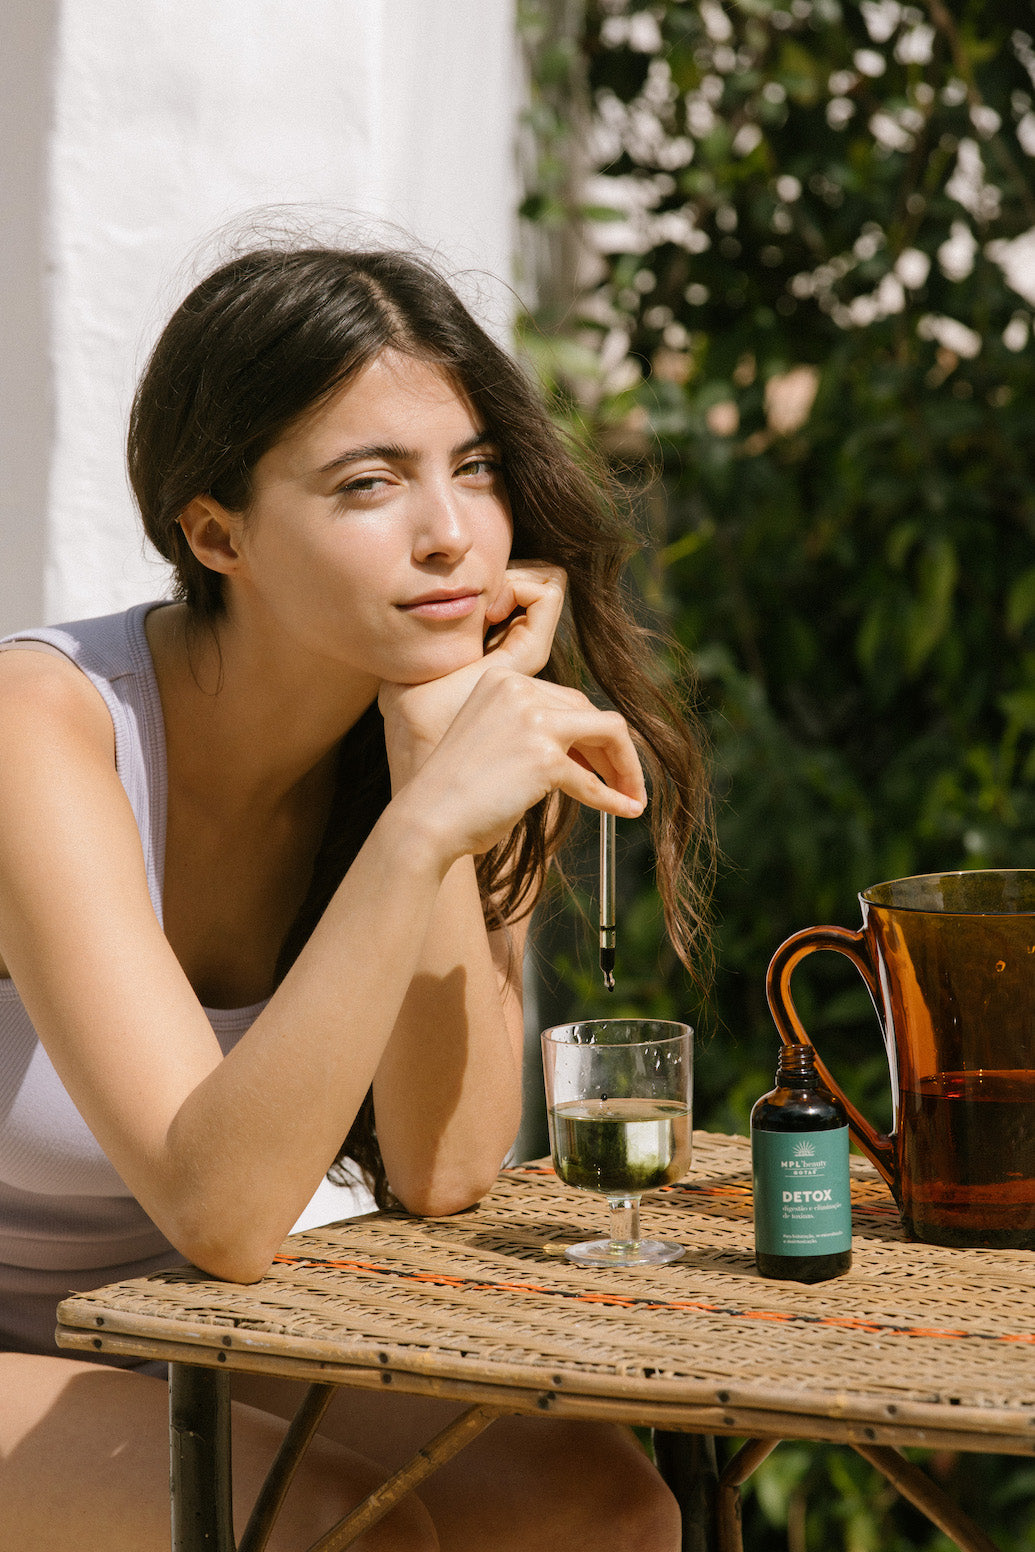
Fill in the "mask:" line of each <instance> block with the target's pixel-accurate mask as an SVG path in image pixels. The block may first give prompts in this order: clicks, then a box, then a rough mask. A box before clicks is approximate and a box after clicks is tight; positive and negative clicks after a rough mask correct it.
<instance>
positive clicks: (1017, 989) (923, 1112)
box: [766, 869, 1035, 1250]
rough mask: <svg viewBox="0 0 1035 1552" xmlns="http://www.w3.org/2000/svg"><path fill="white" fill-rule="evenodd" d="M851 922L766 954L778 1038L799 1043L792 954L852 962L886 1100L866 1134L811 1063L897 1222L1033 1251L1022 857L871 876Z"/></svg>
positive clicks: (1033, 1127)
mask: <svg viewBox="0 0 1035 1552" xmlns="http://www.w3.org/2000/svg"><path fill="white" fill-rule="evenodd" d="M859 900H860V903H861V905H862V918H863V925H862V928H861V930H860V931H858V932H852V931H850V930H849V929H848V928H846V927H809V928H806V930H805V931H804V932H797V933H795V934H794V936H793V937H791V938H788V939H787V941H786V943H784V944H782V945H781V947H780V948H779V949H777V951H776V953H775V954H774V956H773V960H772V963H771V964H770V966H769V974H768V977H767V982H766V991H767V995H768V997H769V1006H770V1009H771V1010H772V1014H773V1018H774V1019H775V1020H776V1026H777V1028H778V1030H779V1031H780V1037H781V1039H783V1040H785V1041H788V1042H793V1041H803V1042H804V1043H805V1044H808V1045H811V1044H812V1042H811V1041H810V1040H809V1037H808V1035H807V1034H806V1032H805V1029H804V1028H803V1026H802V1023H801V1020H800V1018H799V1017H798V1014H797V1012H796V1010H795V1007H794V1003H793V1002H792V1000H791V991H790V982H791V975H792V973H793V971H794V968H795V966H796V965H797V964H799V963H800V961H801V960H802V959H804V958H805V956H806V955H807V954H812V953H814V952H815V951H816V950H817V949H833V950H834V951H835V952H836V953H839V954H844V955H845V956H846V958H848V959H850V960H851V961H852V963H853V964H854V965H855V966H856V968H857V969H858V971H859V973H860V975H861V976H862V978H863V980H864V981H865V982H866V985H867V987H868V988H869V991H870V996H871V997H872V998H873V1003H874V1006H875V1008H876V1010H877V1016H878V1018H879V1019H880V1022H881V1026H882V1029H883V1032H884V1042H885V1046H886V1048H887V1055H888V1066H889V1068H890V1072H891V1092H892V1101H893V1123H892V1130H891V1133H890V1134H889V1135H888V1136H881V1135H878V1133H877V1132H876V1131H875V1130H874V1128H873V1127H872V1126H871V1125H870V1123H869V1122H868V1121H867V1120H866V1118H865V1116H863V1115H861V1114H860V1112H859V1111H858V1109H857V1108H856V1107H855V1106H854V1105H853V1104H852V1103H851V1102H850V1100H848V1099H847V1098H846V1097H845V1095H844V1093H843V1092H842V1090H841V1088H840V1087H839V1085H838V1083H837V1081H836V1080H835V1079H834V1078H833V1077H832V1075H831V1074H830V1072H829V1071H828V1069H827V1068H826V1067H825V1066H824V1065H823V1063H822V1061H821V1060H819V1059H818V1057H817V1062H816V1066H817V1068H818V1069H819V1071H820V1073H821V1074H822V1077H823V1079H824V1081H825V1082H826V1083H827V1084H828V1085H829V1087H830V1088H831V1090H832V1091H833V1092H834V1093H835V1094H837V1096H838V1097H839V1098H840V1099H841V1101H842V1103H843V1104H844V1107H845V1110H846V1111H847V1113H848V1124H849V1127H850V1129H851V1134H852V1136H853V1138H854V1139H855V1141H856V1142H857V1143H858V1145H859V1147H860V1148H861V1149H862V1150H863V1152H864V1153H866V1154H868V1156H869V1157H870V1158H871V1159H872V1160H873V1162H874V1164H875V1165H876V1166H877V1168H878V1169H879V1170H880V1173H881V1174H882V1175H883V1177H884V1179H885V1180H886V1181H887V1182H888V1184H889V1185H890V1187H891V1189H892V1191H893V1192H894V1194H895V1199H896V1201H897V1202H898V1205H899V1209H900V1211H901V1214H902V1222H903V1224H904V1225H905V1228H906V1230H907V1232H908V1233H909V1234H910V1235H911V1236H912V1237H913V1238H914V1239H919V1240H925V1241H927V1242H928V1243H930V1244H934V1245H960V1246H982V1245H984V1246H1001V1247H1002V1246H1006V1247H1015V1248H1023V1249H1028V1250H1031V1249H1035V869H1011V870H998V871H978V870H975V871H973V872H965V873H929V874H924V875H922V876H920V877H917V878H900V879H895V880H893V881H892V882H891V883H887V884H874V885H873V887H872V888H870V889H864V890H863V892H862V894H861V895H860V896H859Z"/></svg>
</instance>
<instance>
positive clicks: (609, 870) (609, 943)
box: [600, 813, 615, 992]
mask: <svg viewBox="0 0 1035 1552" xmlns="http://www.w3.org/2000/svg"><path fill="white" fill-rule="evenodd" d="M600 973H601V975H602V976H603V977H604V985H605V986H606V987H607V989H608V991H609V992H613V991H614V989H615V816H614V814H603V813H602V814H601V815H600Z"/></svg>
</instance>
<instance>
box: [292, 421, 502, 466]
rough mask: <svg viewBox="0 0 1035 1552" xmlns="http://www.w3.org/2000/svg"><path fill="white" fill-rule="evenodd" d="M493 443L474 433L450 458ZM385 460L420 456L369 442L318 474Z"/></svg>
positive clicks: (392, 444)
mask: <svg viewBox="0 0 1035 1552" xmlns="http://www.w3.org/2000/svg"><path fill="white" fill-rule="evenodd" d="M494 446H495V443H494V441H493V439H492V437H491V436H490V435H489V433H488V432H487V431H476V432H475V433H474V435H473V436H469V437H468V438H467V440H466V441H464V442H461V443H460V444H459V445H458V446H457V447H454V448H453V449H452V450H451V452H450V457H452V458H462V457H463V456H464V454H465V453H473V452H474V451H475V450H476V448H479V447H494ZM366 458H369V459H378V458H383V459H386V460H387V461H388V462H390V463H419V462H420V459H421V454H420V453H419V452H417V451H416V449H415V448H411V447H402V446H401V445H400V444H399V443H398V442H370V443H367V444H366V445H364V446H362V447H349V448H346V450H345V451H344V452H343V453H339V454H338V455H337V457H336V458H332V459H331V460H330V462H329V463H325V464H321V466H320V468H319V470H318V471H317V472H318V473H319V474H331V473H333V471H334V470H335V469H342V468H344V467H345V466H346V465H347V464H350V463H360V462H361V461H362V460H363V459H366Z"/></svg>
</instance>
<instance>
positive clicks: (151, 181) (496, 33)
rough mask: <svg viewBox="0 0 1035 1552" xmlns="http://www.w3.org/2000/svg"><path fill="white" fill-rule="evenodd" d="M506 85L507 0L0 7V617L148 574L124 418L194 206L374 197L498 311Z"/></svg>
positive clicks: (291, 211) (176, 286)
mask: <svg viewBox="0 0 1035 1552" xmlns="http://www.w3.org/2000/svg"><path fill="white" fill-rule="evenodd" d="M12 13H21V14H12ZM517 96H518V88H517V62H516V51H515V45H514V40H513V0H306V4H305V5H299V4H297V3H296V0H149V3H147V4H144V5H142V4H140V0H33V5H31V6H29V5H20V4H19V5H15V6H11V7H7V8H5V12H4V15H3V17H2V18H0V103H2V109H0V111H2V115H3V116H2V119H0V125H2V128H3V132H4V144H5V152H6V154H5V158H4V161H5V162H6V163H7V169H6V181H5V187H4V190H3V208H4V210H5V213H6V214H5V226H6V228H7V230H6V232H5V238H4V243H3V245H2V249H3V259H2V264H3V269H2V271H0V274H2V277H3V281H4V295H5V298H6V305H5V307H4V308H3V309H2V310H0V312H2V322H0V328H2V330H3V333H2V336H0V344H2V349H0V460H2V468H3V478H2V479H0V499H2V507H0V522H2V532H0V632H2V631H3V630H8V629H13V628H14V627H16V626H19V625H24V624H29V623H32V622H37V621H39V620H41V619H46V620H48V621H53V620H59V619H68V618H74V617H77V616H80V615H87V614H97V613H101V612H104V611H105V610H108V609H117V608H122V607H124V606H126V605H127V604H129V603H132V602H134V601H136V600H137V599H140V598H144V597H151V596H156V595H158V594H160V593H161V592H162V591H163V590H164V586H165V575H164V570H163V568H162V567H161V565H160V563H158V561H157V560H156V559H154V558H149V557H148V555H147V554H146V553H145V550H144V546H143V544H142V541H141V540H140V538H139V536H138V530H137V524H136V518H135V515H134V512H133V507H132V503H131V500H130V497H129V494H128V491H127V488H126V481H125V476H124V472H123V461H122V441H123V435H124V428H125V420H126V414H127V410H128V405H129V400H130V397H131V394H132V388H133V382H134V380H135V376H136V373H137V371H138V370H139V367H140V365H141V364H142V362H143V360H144V358H145V357H146V354H147V350H148V348H149V345H150V343H151V341H152V339H153V337H154V334H155V332H156V330H157V328H158V327H159V326H160V324H161V322H162V321H163V319H164V317H165V316H166V315H167V313H168V312H169V310H170V309H171V307H172V306H173V305H175V302H176V301H177V300H178V298H179V296H180V295H181V294H182V293H183V291H184V290H185V289H187V287H188V286H189V284H190V283H191V281H192V279H193V278H195V277H196V276H197V274H199V273H201V272H203V271H204V269H205V268H206V267H208V265H209V263H210V261H213V260H216V259H218V257H219V256H220V248H219V243H218V241H216V242H213V240H212V234H213V232H214V231H216V230H217V229H219V228H222V227H224V226H227V225H229V226H231V227H233V228H234V229H240V227H241V225H242V218H243V217H244V216H245V213H246V212H250V211H255V210H256V209H257V208H258V207H261V208H263V209H264V210H267V211H268V209H269V207H271V206H273V207H289V208H288V209H287V210H286V211H284V212H282V219H284V220H287V221H289V222H292V223H294V222H298V221H310V220H317V221H318V222H322V226H323V229H327V228H328V227H330V228H332V229H335V230H340V229H344V230H345V232H346V233H348V232H349V231H358V232H360V233H362V234H363V235H370V227H371V221H372V219H373V220H380V221H391V222H393V223H396V224H398V225H399V226H401V227H402V228H403V230H404V232H405V233H407V234H414V235H415V236H416V237H417V239H418V240H420V241H421V242H422V243H424V244H427V245H429V246H430V247H432V248H433V249H434V250H436V251H437V253H438V254H439V255H440V257H441V259H442V261H443V263H444V264H445V266H446V267H447V268H449V269H451V270H452V269H456V268H461V269H464V270H469V271H474V272H477V274H476V275H475V277H474V279H473V285H474V289H475V292H476V293H477V294H478V296H479V305H480V306H481V310H482V312H483V315H484V313H485V311H486V310H487V311H488V313H489V315H490V322H492V323H493V324H494V326H495V327H496V328H497V329H498V330H502V329H505V327H506V319H507V316H508V308H509V293H508V291H507V289H506V286H505V284H500V283H498V282H499V281H503V282H506V281H507V280H509V277H510V269H511V252H512V233H513V211H514V204H515V174H514V154H513V141H514V125H515V116H516V112H517ZM257 219H258V220H259V221H260V224H267V223H268V220H269V219H270V218H269V217H268V216H262V217H257ZM373 235H374V237H375V238H377V237H378V236H380V237H381V240H391V236H390V234H387V235H386V234H385V233H384V231H380V230H379V229H377V228H375V229H374V232H373ZM482 273H484V274H485V275H486V276H494V277H498V280H497V282H490V281H489V280H485V281H484V283H482V282H481V281H480V280H479V278H478V276H479V275H481V274H482ZM12 299H13V300H14V302H15V305H11V303H12Z"/></svg>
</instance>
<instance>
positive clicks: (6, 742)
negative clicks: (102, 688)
mask: <svg viewBox="0 0 1035 1552" xmlns="http://www.w3.org/2000/svg"><path fill="white" fill-rule="evenodd" d="M53 736H58V737H63V738H71V739H72V740H73V741H78V740H82V741H83V747H84V750H85V749H87V748H89V749H91V750H92V751H94V752H105V753H109V754H110V756H111V758H112V760H114V753H115V735H114V729H113V727H112V722H111V716H110V715H109V712H108V708H107V707H106V706H105V704H104V701H103V699H102V697H101V694H100V692H99V691H98V690H97V689H96V688H95V687H94V686H93V685H92V684H91V683H90V680H89V679H88V678H87V676H86V675H85V674H84V673H83V672H82V670H81V669H79V668H77V667H76V665H75V664H74V663H73V662H72V660H71V658H69V657H67V656H66V655H65V653H63V652H61V651H59V650H58V649H57V648H54V647H50V646H49V645H48V644H46V643H44V642H26V643H24V644H22V643H20V642H19V643H17V644H14V643H12V644H11V645H10V646H5V647H4V648H3V650H2V651H0V749H2V750H3V752H4V753H5V755H6V756H7V757H8V758H11V757H15V758H16V757H17V753H18V750H19V749H22V750H23V751H24V752H25V753H26V754H28V753H29V752H30V750H31V748H32V747H34V746H35V745H36V744H37V741H38V740H43V741H44V742H45V741H46V740H47V739H48V738H50V737H53Z"/></svg>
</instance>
